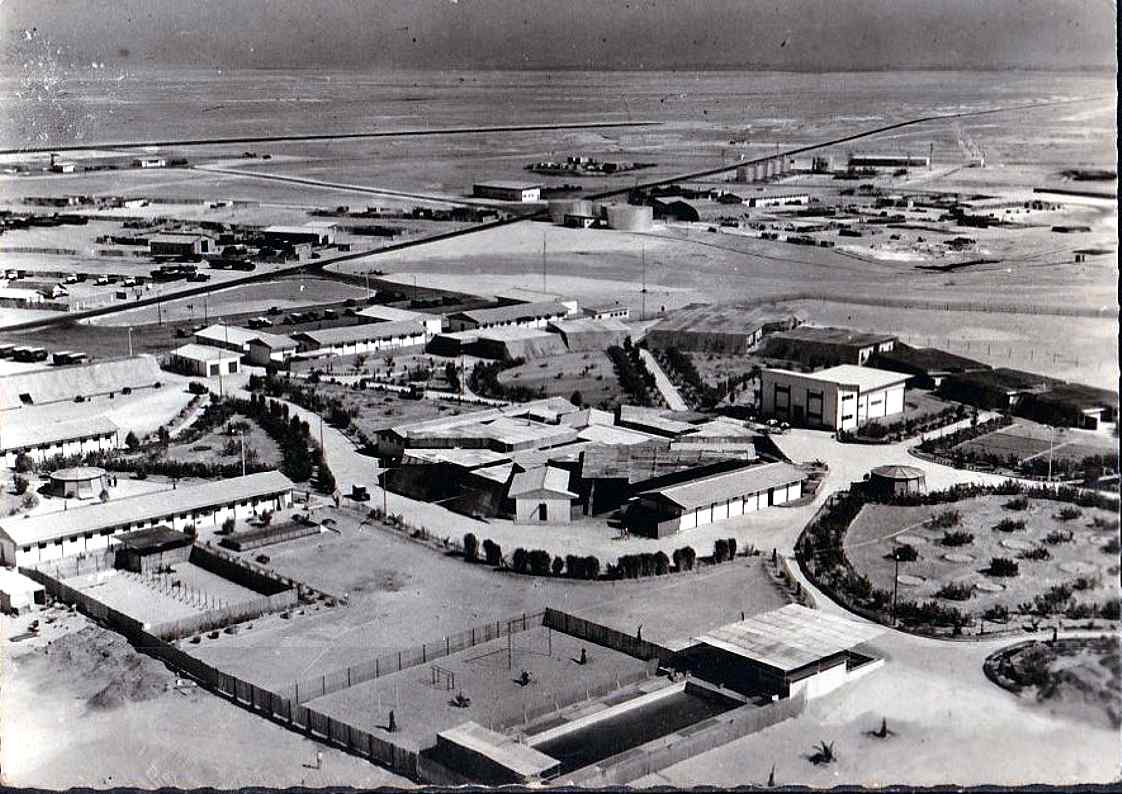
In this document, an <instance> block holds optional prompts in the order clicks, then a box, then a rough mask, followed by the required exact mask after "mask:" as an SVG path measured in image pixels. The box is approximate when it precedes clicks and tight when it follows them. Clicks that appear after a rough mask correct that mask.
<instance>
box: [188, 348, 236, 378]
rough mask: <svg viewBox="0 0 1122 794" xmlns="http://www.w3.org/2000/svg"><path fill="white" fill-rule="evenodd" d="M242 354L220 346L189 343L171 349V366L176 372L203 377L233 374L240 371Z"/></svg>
mask: <svg viewBox="0 0 1122 794" xmlns="http://www.w3.org/2000/svg"><path fill="white" fill-rule="evenodd" d="M240 360H241V355H239V354H238V353H235V352H234V351H232V350H226V349H223V348H220V347H209V346H207V345H199V344H195V343H193V342H192V343H188V344H186V345H181V346H179V347H177V348H176V349H175V350H173V351H171V366H172V369H174V370H175V371H176V372H182V373H185V374H189V375H198V376H200V377H203V378H211V377H217V376H218V375H226V374H230V375H233V374H235V373H237V371H238V362H239V361H240Z"/></svg>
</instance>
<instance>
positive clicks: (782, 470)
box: [646, 463, 806, 510]
mask: <svg viewBox="0 0 1122 794" xmlns="http://www.w3.org/2000/svg"><path fill="white" fill-rule="evenodd" d="M805 479H806V473H805V472H804V471H802V470H801V469H798V468H796V467H794V466H792V465H791V464H790V463H765V464H763V465H762V466H749V467H746V468H743V469H735V470H733V471H729V472H724V473H722V474H714V475H711V476H709V477H703V478H701V479H699V480H690V481H689V482H684V483H681V484H680V485H671V486H668V487H666V488H656V489H654V490H652V491H646V493H648V494H655V495H658V496H661V497H662V498H664V499H666V500H667V501H670V502H673V503H674V504H676V505H678V506H680V507H682V508H684V509H686V510H693V509H694V508H697V507H704V506H706V505H711V504H713V503H714V502H723V501H725V500H726V499H731V498H733V497H735V496H742V495H744V494H752V493H760V492H762V491H766V490H767V489H768V488H778V487H779V486H781V485H789V484H791V483H793V482H801V481H802V480H805Z"/></svg>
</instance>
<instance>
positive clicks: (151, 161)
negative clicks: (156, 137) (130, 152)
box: [132, 157, 168, 168]
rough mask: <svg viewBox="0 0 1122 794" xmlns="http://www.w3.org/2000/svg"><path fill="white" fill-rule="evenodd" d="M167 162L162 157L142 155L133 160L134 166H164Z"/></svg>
mask: <svg viewBox="0 0 1122 794" xmlns="http://www.w3.org/2000/svg"><path fill="white" fill-rule="evenodd" d="M167 164H168V163H167V160H165V159H164V158H162V157H142V158H140V159H139V160H133V161H132V165H133V168H163V167H164V166H166V165H167Z"/></svg>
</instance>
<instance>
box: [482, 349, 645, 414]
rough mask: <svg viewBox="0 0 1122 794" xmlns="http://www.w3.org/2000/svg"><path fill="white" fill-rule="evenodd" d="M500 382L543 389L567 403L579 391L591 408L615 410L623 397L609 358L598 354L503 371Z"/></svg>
mask: <svg viewBox="0 0 1122 794" xmlns="http://www.w3.org/2000/svg"><path fill="white" fill-rule="evenodd" d="M499 382H500V383H502V384H503V385H504V386H525V387H526V388H528V389H544V390H545V395H546V396H547V397H564V398H565V399H566V400H567V399H569V397H571V396H572V394H573V392H574V391H579V392H580V393H581V398H582V400H583V401H584V404H585V405H591V406H594V407H614V406H615V405H616V404H617V403H619V402H620V401H621V400H622V399H623V398H624V392H623V390H622V389H621V388H620V387H619V381H618V379H617V378H616V373H615V369H614V368H613V367H612V362H611V359H609V358H608V356H607V354H605V353H603V352H601V351H595V352H593V351H587V352H583V353H563V354H561V355H557V356H550V357H549V358H546V359H535V360H533V361H528V362H526V363H525V364H521V365H519V366H517V367H512V368H510V369H507V370H503V371H502V372H501V373H499Z"/></svg>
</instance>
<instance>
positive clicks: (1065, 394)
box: [1016, 383, 1118, 430]
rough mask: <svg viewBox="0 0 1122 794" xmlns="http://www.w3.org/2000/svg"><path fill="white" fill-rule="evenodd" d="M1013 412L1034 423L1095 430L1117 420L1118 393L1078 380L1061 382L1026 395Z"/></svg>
mask: <svg viewBox="0 0 1122 794" xmlns="http://www.w3.org/2000/svg"><path fill="white" fill-rule="evenodd" d="M1016 413H1017V415H1018V416H1024V417H1026V418H1028V419H1032V420H1033V421H1036V422H1041V423H1043V424H1047V425H1059V426H1062V427H1078V428H1083V429H1085V430H1097V429H1098V428H1099V425H1100V424H1102V423H1104V422H1107V423H1110V422H1116V421H1117V420H1118V392H1112V391H1108V390H1107V389H1097V388H1095V387H1094V386H1085V385H1083V384H1081V383H1062V384H1057V385H1055V386H1053V387H1052V388H1050V389H1048V391H1045V392H1042V393H1040V394H1027V395H1025V396H1024V398H1023V399H1022V400H1020V402H1019V403H1018V405H1017V410H1016Z"/></svg>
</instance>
